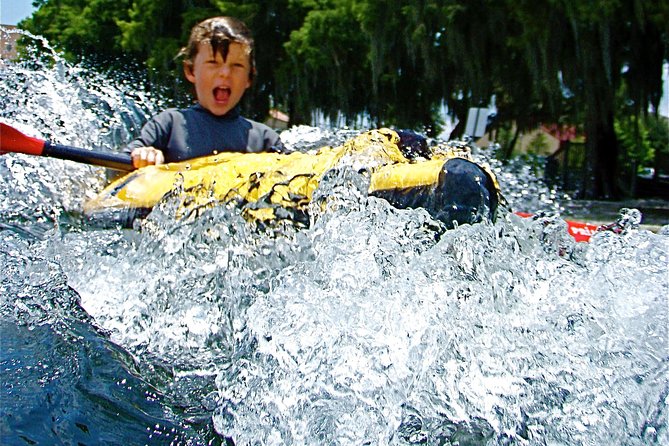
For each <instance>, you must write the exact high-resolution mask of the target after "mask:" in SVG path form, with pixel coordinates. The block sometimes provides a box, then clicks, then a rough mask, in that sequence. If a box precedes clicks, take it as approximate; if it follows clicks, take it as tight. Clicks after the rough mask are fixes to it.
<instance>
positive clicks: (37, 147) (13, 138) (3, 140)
mask: <svg viewBox="0 0 669 446" xmlns="http://www.w3.org/2000/svg"><path fill="white" fill-rule="evenodd" d="M2 152H14V153H25V154H26V155H35V156H48V157H51V158H59V159H63V160H69V161H76V162H78V163H85V164H92V165H94V166H102V167H109V168H110V169H116V170H124V171H131V170H134V167H133V165H132V158H130V155H129V154H127V153H115V152H96V151H93V150H86V149H80V148H78V147H71V146H66V145H62V144H55V143H52V142H50V141H44V140H42V139H39V138H34V137H32V136H27V135H24V134H23V133H21V132H20V131H18V130H17V129H15V128H14V127H12V126H10V125H7V124H5V123H3V122H0V154H1V153H2Z"/></svg>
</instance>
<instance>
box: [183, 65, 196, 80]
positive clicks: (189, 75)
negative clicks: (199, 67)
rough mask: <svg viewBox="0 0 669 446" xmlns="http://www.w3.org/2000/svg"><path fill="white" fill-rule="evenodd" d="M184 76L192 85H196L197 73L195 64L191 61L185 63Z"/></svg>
mask: <svg viewBox="0 0 669 446" xmlns="http://www.w3.org/2000/svg"><path fill="white" fill-rule="evenodd" d="M183 66H184V75H185V76H186V79H188V81H189V82H190V83H192V84H194V83H195V72H194V71H193V63H192V62H189V61H184V63H183Z"/></svg>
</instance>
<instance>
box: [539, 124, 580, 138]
mask: <svg viewBox="0 0 669 446" xmlns="http://www.w3.org/2000/svg"><path fill="white" fill-rule="evenodd" d="M541 129H542V130H543V131H544V132H546V133H548V134H549V135H551V136H553V137H554V138H556V139H558V140H559V141H560V142H565V141H570V140H572V139H574V138H576V127H574V126H569V125H558V124H544V125H542V126H541Z"/></svg>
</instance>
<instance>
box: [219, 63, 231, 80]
mask: <svg viewBox="0 0 669 446" xmlns="http://www.w3.org/2000/svg"><path fill="white" fill-rule="evenodd" d="M219 74H220V75H221V76H223V77H228V76H230V67H229V66H228V65H227V64H223V66H222V67H221V69H220V70H219Z"/></svg>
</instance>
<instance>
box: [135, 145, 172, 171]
mask: <svg viewBox="0 0 669 446" xmlns="http://www.w3.org/2000/svg"><path fill="white" fill-rule="evenodd" d="M130 156H131V157H132V165H133V167H134V168H135V169H139V168H140V167H144V166H149V165H152V164H163V163H164V162H165V157H164V156H163V152H161V151H160V150H158V149H156V148H155V147H137V148H136V149H133V151H132V152H130Z"/></svg>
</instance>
